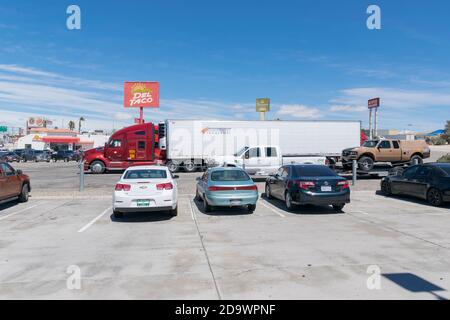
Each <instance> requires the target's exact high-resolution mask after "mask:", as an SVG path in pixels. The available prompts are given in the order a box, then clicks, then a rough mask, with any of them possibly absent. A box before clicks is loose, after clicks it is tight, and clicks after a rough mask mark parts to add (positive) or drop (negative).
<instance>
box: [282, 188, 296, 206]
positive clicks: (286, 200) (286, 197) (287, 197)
mask: <svg viewBox="0 0 450 320" xmlns="http://www.w3.org/2000/svg"><path fill="white" fill-rule="evenodd" d="M284 204H285V205H286V209H287V210H288V211H292V210H294V209H295V206H294V204H293V203H292V195H291V193H290V192H289V191H286V192H285V193H284Z"/></svg>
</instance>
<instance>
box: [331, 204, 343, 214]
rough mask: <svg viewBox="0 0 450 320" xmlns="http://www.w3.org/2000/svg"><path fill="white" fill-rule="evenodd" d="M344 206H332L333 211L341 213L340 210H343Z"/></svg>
mask: <svg viewBox="0 0 450 320" xmlns="http://www.w3.org/2000/svg"><path fill="white" fill-rule="evenodd" d="M344 207H345V204H333V209H334V211H336V212H342V209H344Z"/></svg>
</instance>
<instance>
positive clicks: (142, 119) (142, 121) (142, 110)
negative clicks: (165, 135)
mask: <svg viewBox="0 0 450 320" xmlns="http://www.w3.org/2000/svg"><path fill="white" fill-rule="evenodd" d="M139 109H140V115H139V123H140V124H143V123H144V108H143V107H139Z"/></svg>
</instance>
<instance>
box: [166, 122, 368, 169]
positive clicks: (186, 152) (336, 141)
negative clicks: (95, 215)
mask: <svg viewBox="0 0 450 320" xmlns="http://www.w3.org/2000/svg"><path fill="white" fill-rule="evenodd" d="M158 130H159V147H160V149H161V150H162V152H165V157H166V161H167V166H168V167H169V169H170V170H171V171H173V172H174V171H177V170H178V169H179V168H181V167H182V168H184V169H185V170H186V171H195V170H196V169H198V168H199V167H200V168H205V167H207V166H211V165H217V164H218V163H219V164H220V162H222V161H223V159H229V158H230V157H236V156H237V155H238V153H239V152H240V151H242V150H243V149H245V148H246V147H247V148H248V147H250V146H276V147H278V150H279V152H281V153H282V157H283V158H292V157H297V158H298V157H305V158H311V157H326V158H327V159H328V160H329V162H330V163H333V162H336V161H337V160H338V158H339V157H340V156H341V154H342V150H343V149H346V148H348V147H349V146H359V145H360V132H361V122H360V121H282V120H276V121H233V120H166V121H164V122H161V123H159V125H158ZM262 152H264V151H263V150H261V153H262Z"/></svg>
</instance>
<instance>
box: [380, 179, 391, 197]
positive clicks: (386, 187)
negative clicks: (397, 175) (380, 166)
mask: <svg viewBox="0 0 450 320" xmlns="http://www.w3.org/2000/svg"><path fill="white" fill-rule="evenodd" d="M381 192H383V194H384V195H386V196H390V195H391V194H392V188H391V184H390V182H387V181H383V182H382V183H381Z"/></svg>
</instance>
